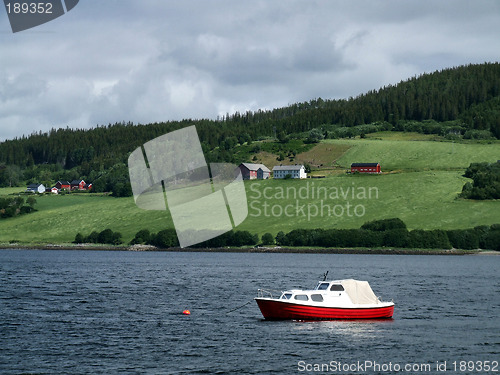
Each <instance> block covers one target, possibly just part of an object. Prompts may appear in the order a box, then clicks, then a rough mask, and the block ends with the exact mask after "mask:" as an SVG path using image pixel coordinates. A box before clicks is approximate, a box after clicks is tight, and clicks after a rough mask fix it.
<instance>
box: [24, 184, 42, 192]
mask: <svg viewBox="0 0 500 375" xmlns="http://www.w3.org/2000/svg"><path fill="white" fill-rule="evenodd" d="M26 192H27V193H40V194H41V193H45V186H43V184H30V185H28V188H27V189H26Z"/></svg>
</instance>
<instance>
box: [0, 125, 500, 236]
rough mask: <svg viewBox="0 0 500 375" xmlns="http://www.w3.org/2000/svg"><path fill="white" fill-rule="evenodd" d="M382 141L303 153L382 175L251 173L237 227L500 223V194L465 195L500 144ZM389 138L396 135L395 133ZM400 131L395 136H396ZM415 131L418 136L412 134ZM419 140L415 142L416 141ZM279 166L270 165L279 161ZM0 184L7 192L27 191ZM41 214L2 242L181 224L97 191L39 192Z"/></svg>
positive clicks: (337, 143) (13, 225)
mask: <svg viewBox="0 0 500 375" xmlns="http://www.w3.org/2000/svg"><path fill="white" fill-rule="evenodd" d="M377 136H378V137H377V138H381V139H355V140H328V141H325V142H324V143H321V144H319V145H317V146H316V147H314V148H312V149H311V150H309V151H307V152H306V153H304V154H305V155H301V154H299V155H298V156H297V157H298V158H299V157H302V158H305V159H304V160H314V161H315V162H317V163H318V164H323V166H324V167H325V166H329V165H328V163H330V164H331V163H332V162H333V160H337V163H339V164H340V165H342V166H344V167H345V168H347V167H348V166H349V165H350V163H351V162H360V161H364V162H373V161H377V162H380V163H381V165H382V170H383V171H390V170H392V171H395V172H399V173H389V174H383V175H346V174H344V173H341V174H338V172H337V174H335V173H333V172H332V170H329V169H326V170H320V171H318V173H320V174H324V175H327V176H328V177H327V178H324V179H307V180H300V181H299V180H267V181H246V182H245V187H246V190H247V197H248V205H249V207H248V213H249V215H248V217H247V218H246V220H245V221H244V222H243V223H242V224H241V225H240V226H239V227H238V228H237V229H241V230H248V231H250V232H252V233H258V234H259V235H262V234H264V233H266V232H270V233H272V234H276V233H277V232H279V231H284V232H288V231H290V230H292V229H295V228H359V227H360V226H361V225H362V224H363V223H365V222H366V221H370V220H376V219H383V218H391V217H399V218H400V219H402V220H403V221H405V222H406V224H407V225H408V227H409V228H410V229H417V228H420V229H454V228H470V227H474V226H477V225H490V224H494V223H500V209H499V205H500V202H499V201H470V200H463V199H457V195H458V194H459V193H460V191H461V190H462V187H463V185H464V184H465V182H466V181H467V179H465V178H464V177H462V174H463V171H464V169H465V168H466V167H467V166H468V165H469V164H470V163H471V162H475V161H478V162H480V161H496V160H497V159H500V144H498V143H495V144H485V145H479V144H463V143H456V144H452V143H447V142H433V141H429V140H428V139H429V138H428V136H422V135H419V136H418V137H416V136H412V135H411V134H403V135H401V134H399V135H398V133H396V134H392V133H391V134H388V135H384V134H383V133H377ZM387 137H392V138H391V139H387ZM394 137H395V138H394ZM412 137H414V138H412ZM410 139H413V140H410ZM271 167H272V166H271ZM23 190H24V189H22V188H5V189H0V195H10V196H12V194H14V193H18V192H20V191H23ZM37 200H38V204H37V206H36V208H37V209H38V210H39V211H38V212H35V213H32V214H28V215H24V216H19V217H16V218H11V219H0V243H8V242H10V241H18V242H21V243H42V244H43V243H68V242H71V241H73V239H74V238H75V235H76V233H78V232H80V233H82V234H83V235H88V234H89V233H90V232H92V231H94V230H95V231H102V230H103V229H106V228H110V229H112V230H113V231H118V232H121V233H122V235H123V238H124V240H125V241H126V242H128V241H130V240H131V239H132V238H133V236H134V235H135V233H136V232H137V231H139V230H141V229H146V228H147V229H149V230H150V231H152V232H157V231H159V230H162V229H165V228H167V227H173V225H172V220H171V217H170V215H169V212H168V211H144V210H141V209H139V208H137V207H136V205H135V204H134V200H133V198H113V197H109V196H93V195H89V194H83V195H78V194H71V195H65V196H53V195H47V196H42V197H38V198H37Z"/></svg>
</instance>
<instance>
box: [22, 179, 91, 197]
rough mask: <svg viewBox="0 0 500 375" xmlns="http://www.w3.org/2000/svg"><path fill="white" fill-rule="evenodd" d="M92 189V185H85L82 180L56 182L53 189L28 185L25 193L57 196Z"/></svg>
mask: <svg viewBox="0 0 500 375" xmlns="http://www.w3.org/2000/svg"><path fill="white" fill-rule="evenodd" d="M90 189H92V184H87V183H86V182H85V181H83V180H73V181H71V182H69V181H57V182H56V184H55V185H54V186H53V187H45V186H44V185H43V184H30V185H28V188H27V189H26V192H27V193H39V194H42V193H53V194H59V192H60V191H74V190H78V191H86V190H90Z"/></svg>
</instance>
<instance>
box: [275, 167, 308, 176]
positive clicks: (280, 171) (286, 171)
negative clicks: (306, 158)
mask: <svg viewBox="0 0 500 375" xmlns="http://www.w3.org/2000/svg"><path fill="white" fill-rule="evenodd" d="M287 175H290V177H291V178H307V173H306V168H305V167H304V166H303V165H302V164H296V165H277V166H275V167H274V168H273V177H274V178H285V177H286V176H287Z"/></svg>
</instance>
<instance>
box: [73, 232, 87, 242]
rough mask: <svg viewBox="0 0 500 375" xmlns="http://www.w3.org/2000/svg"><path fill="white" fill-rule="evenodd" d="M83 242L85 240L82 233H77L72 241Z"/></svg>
mask: <svg viewBox="0 0 500 375" xmlns="http://www.w3.org/2000/svg"><path fill="white" fill-rule="evenodd" d="M84 242H85V237H83V234H81V233H77V234H76V236H75V240H74V241H73V243H84Z"/></svg>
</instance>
